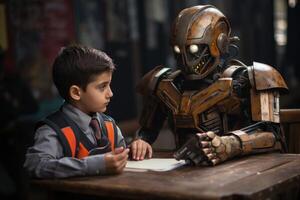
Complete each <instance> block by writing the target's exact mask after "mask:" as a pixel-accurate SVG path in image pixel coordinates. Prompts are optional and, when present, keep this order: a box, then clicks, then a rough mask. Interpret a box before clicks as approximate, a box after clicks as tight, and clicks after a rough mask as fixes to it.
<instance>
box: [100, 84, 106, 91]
mask: <svg viewBox="0 0 300 200" xmlns="http://www.w3.org/2000/svg"><path fill="white" fill-rule="evenodd" d="M98 88H99V90H100V91H103V90H104V89H105V88H106V85H100V86H99V87H98Z"/></svg>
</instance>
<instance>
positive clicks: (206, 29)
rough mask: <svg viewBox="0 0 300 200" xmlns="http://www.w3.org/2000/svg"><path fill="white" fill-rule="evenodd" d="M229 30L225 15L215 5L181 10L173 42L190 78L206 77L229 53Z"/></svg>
mask: <svg viewBox="0 0 300 200" xmlns="http://www.w3.org/2000/svg"><path fill="white" fill-rule="evenodd" d="M230 31H231V28H230V25H229V22H228V21H227V19H226V17H225V16H224V15H223V13H221V12H220V11H219V10H218V9H216V8H215V7H213V6H210V5H202V6H194V7H190V8H186V9H184V10H182V11H181V12H180V13H179V15H178V16H177V18H176V19H175V22H174V24H173V28H172V38H171V45H172V48H173V51H174V53H175V58H176V60H177V63H178V67H179V68H180V69H181V70H182V71H183V73H184V74H185V76H186V78H187V79H203V78H205V77H206V76H207V75H209V74H210V73H211V72H212V71H213V70H214V69H216V67H217V66H218V65H219V64H220V62H221V57H222V55H224V54H225V53H227V52H228V46H229V35H230Z"/></svg>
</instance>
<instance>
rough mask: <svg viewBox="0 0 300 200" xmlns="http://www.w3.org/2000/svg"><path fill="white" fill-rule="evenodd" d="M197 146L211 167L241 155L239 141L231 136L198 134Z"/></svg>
mask: <svg viewBox="0 0 300 200" xmlns="http://www.w3.org/2000/svg"><path fill="white" fill-rule="evenodd" d="M197 136H198V140H199V144H200V145H199V146H200V147H201V148H202V152H203V155H204V156H205V157H206V158H207V159H205V160H207V162H208V163H209V164H212V165H216V164H218V163H221V162H224V161H226V160H228V159H229V158H231V157H234V156H235V155H238V154H240V153H241V148H240V146H241V145H240V141H239V140H238V139H237V138H236V137H235V136H233V135H228V136H221V137H220V136H218V135H216V134H215V133H214V132H212V131H208V132H206V133H198V134H197Z"/></svg>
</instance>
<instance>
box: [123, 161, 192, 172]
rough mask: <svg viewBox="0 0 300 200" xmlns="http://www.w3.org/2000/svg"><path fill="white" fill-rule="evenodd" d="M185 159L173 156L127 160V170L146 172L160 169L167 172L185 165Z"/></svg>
mask: <svg viewBox="0 0 300 200" xmlns="http://www.w3.org/2000/svg"><path fill="white" fill-rule="evenodd" d="M185 164H186V163H185V161H184V160H180V161H177V160H175V159H173V158H151V159H145V160H142V161H127V165H126V167H125V171H135V172H145V171H158V172H165V171H170V170H172V169H176V168H178V167H180V166H183V165H185Z"/></svg>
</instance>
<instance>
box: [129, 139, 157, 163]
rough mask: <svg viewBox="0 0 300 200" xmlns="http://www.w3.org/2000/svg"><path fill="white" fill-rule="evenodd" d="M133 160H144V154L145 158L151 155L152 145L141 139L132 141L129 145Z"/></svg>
mask: <svg viewBox="0 0 300 200" xmlns="http://www.w3.org/2000/svg"><path fill="white" fill-rule="evenodd" d="M130 149H131V152H132V159H133V160H144V158H145V156H146V154H147V158H151V157H152V147H151V145H150V144H148V143H147V142H145V141H144V140H142V139H137V140H135V141H133V142H132V143H131V145H130Z"/></svg>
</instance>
